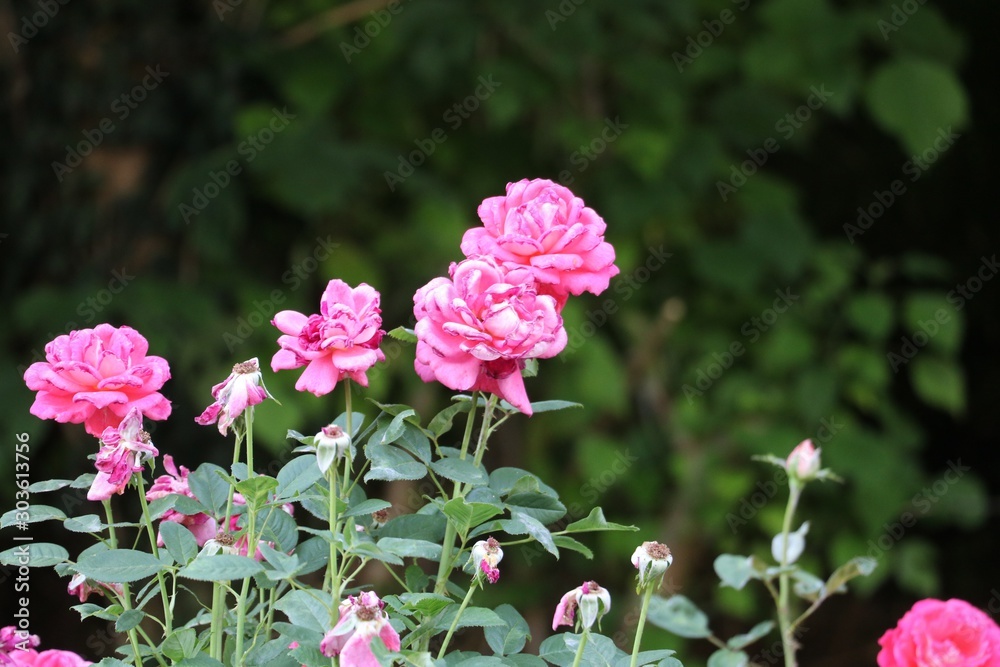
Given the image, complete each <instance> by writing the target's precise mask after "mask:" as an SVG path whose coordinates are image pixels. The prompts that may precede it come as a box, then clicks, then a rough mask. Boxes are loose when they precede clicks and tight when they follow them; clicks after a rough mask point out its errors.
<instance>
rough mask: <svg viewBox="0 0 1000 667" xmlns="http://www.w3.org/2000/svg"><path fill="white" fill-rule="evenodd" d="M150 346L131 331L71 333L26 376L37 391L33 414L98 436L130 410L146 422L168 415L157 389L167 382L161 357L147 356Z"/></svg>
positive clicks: (106, 326) (103, 329)
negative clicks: (133, 410)
mask: <svg viewBox="0 0 1000 667" xmlns="http://www.w3.org/2000/svg"><path fill="white" fill-rule="evenodd" d="M148 349H149V344H148V343H147V342H146V339H145V338H143V337H142V336H141V335H139V332H137V331H136V330H135V329H132V328H131V327H121V328H118V329H116V328H115V327H113V326H111V325H110V324H99V325H97V327H96V328H94V329H81V330H80V331H71V332H70V333H69V334H68V335H64V336H57V337H56V339H55V340H53V341H52V342H50V343H49V344H47V345H46V346H45V361H43V362H37V363H34V364H31V366H29V367H28V370H26V371H25V372H24V381H25V383H26V384H27V385H28V389H31V390H32V391H37V392H38V394H37V395H36V396H35V402H34V404H32V406H31V414H33V415H35V416H36V417H40V418H41V419H55V420H56V421H57V422H61V423H67V422H68V423H71V424H80V423H83V424H84V426H86V428H87V433H89V434H91V435H93V436H97V437H100V436H101V434H102V433H103V432H104V429H106V428H108V427H115V426H118V424H119V423H120V422H121V420H122V418H123V417H124V416H125V414H126V413H127V412H128V411H129V409H130V408H137V409H138V410H139V411H140V412H141V413H142V414H143V415H144V416H145V417H146V418H147V419H152V420H160V419H166V418H167V417H168V416H170V401H168V400H167V399H165V398H164V397H163V395H162V394H160V393H159V390H160V389H161V388H162V387H163V383H164V382H166V381H167V380H169V379H170V366H169V365H168V364H167V362H166V360H164V359H163V358H161V357H153V356H146V351H147V350H148Z"/></svg>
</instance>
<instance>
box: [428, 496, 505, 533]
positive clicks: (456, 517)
mask: <svg viewBox="0 0 1000 667" xmlns="http://www.w3.org/2000/svg"><path fill="white" fill-rule="evenodd" d="M441 511H442V512H443V513H444V515H445V516H446V517H448V519H449V520H450V521H451V522H452V524H454V526H455V529H456V530H457V531H458V533H459V535H461V536H462V538H463V539H465V537H466V536H467V534H468V532H469V529H470V528H472V527H473V526H478V525H479V524H481V523H483V522H485V521H487V520H489V519H491V518H493V517H494V516H496V515H498V514H500V513H502V512H503V510H502V509H500V508H499V507H497V506H496V505H490V504H488V503H470V502H469V501H467V500H466V499H465V498H462V497H458V498H452V499H451V500H449V501H448V502H446V503H445V504H444V505H443V506H442V508H441Z"/></svg>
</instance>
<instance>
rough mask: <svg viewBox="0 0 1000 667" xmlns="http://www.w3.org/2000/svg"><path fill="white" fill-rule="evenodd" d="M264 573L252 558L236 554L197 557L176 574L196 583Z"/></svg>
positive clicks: (229, 579) (261, 567)
mask: <svg viewBox="0 0 1000 667" xmlns="http://www.w3.org/2000/svg"><path fill="white" fill-rule="evenodd" d="M263 571H264V566H263V565H261V564H260V563H258V562H257V561H255V560H254V559H253V558H248V557H246V556H238V555H236V554H216V555H214V556H198V557H197V558H195V559H194V560H193V561H191V563H190V564H189V565H186V566H184V567H182V568H181V569H180V571H178V572H177V574H178V575H179V576H181V577H186V578H188V579H196V580H197V581H231V580H232V579H243V578H244V577H252V576H253V575H255V574H258V573H260V572H263Z"/></svg>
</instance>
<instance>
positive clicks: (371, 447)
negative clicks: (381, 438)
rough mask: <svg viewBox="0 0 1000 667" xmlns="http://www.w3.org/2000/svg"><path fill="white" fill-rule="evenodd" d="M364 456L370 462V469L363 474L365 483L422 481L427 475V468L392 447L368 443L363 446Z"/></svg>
mask: <svg viewBox="0 0 1000 667" xmlns="http://www.w3.org/2000/svg"><path fill="white" fill-rule="evenodd" d="M365 456H367V457H368V460H369V461H371V469H370V470H369V471H368V472H367V473H366V474H365V481H366V482H368V481H371V480H383V481H386V482H395V481H398V480H416V479H422V478H423V477H424V476H425V475H426V474H427V466H425V465H424V464H423V463H421V462H420V461H414V460H413V457H411V456H410V455H409V454H407V453H406V452H405V451H403V450H402V449H400V448H398V447H393V446H392V445H377V444H372V443H371V442H370V441H369V443H368V444H367V445H365Z"/></svg>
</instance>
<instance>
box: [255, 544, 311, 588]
mask: <svg viewBox="0 0 1000 667" xmlns="http://www.w3.org/2000/svg"><path fill="white" fill-rule="evenodd" d="M258 548H259V549H260V553H261V555H262V556H264V560H266V561H267V562H268V563H269V564H271V565H272V566H273V567H274V569H273V570H267V571H265V574H266V575H267V577H268V578H269V579H273V580H275V581H277V580H279V579H291V578H292V577H294V576H296V575H297V574H298V571H299V569H300V568H301V567H302V564H301V562H300V561H299V557H298V555H296V554H291V555H289V554H286V553H284V552H283V551H278V550H277V549H274V548H272V547H270V546H269V545H268V544H267V543H266V542H261V543H260V546H259V547H258Z"/></svg>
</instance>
